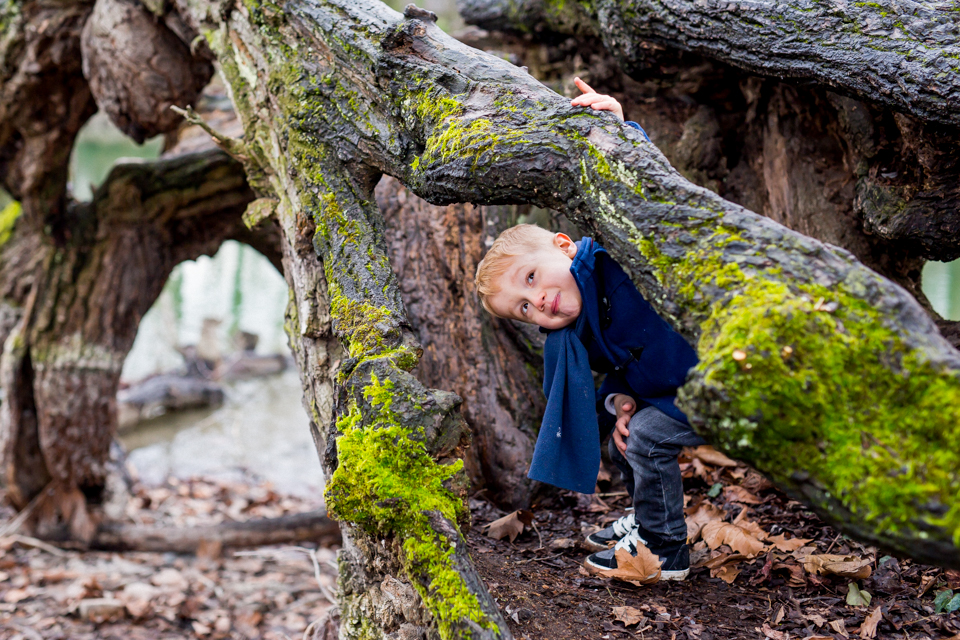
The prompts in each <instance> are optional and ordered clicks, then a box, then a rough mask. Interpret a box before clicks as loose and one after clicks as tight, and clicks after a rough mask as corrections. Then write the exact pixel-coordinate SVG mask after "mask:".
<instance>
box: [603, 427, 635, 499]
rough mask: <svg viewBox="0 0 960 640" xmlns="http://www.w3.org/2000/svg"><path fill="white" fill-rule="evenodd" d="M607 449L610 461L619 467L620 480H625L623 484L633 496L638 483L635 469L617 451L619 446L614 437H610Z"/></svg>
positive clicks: (629, 494)
mask: <svg viewBox="0 0 960 640" xmlns="http://www.w3.org/2000/svg"><path fill="white" fill-rule="evenodd" d="M607 449H608V450H609V452H610V459H611V460H613V464H615V465H617V469H619V470H620V478H621V479H623V484H625V485H627V495H628V496H633V493H634V487H635V486H636V482H635V480H634V476H633V467H632V466H630V463H629V462H627V459H626V458H624V457H623V454H622V453H620V449H617V444H616V443H615V442H614V441H613V436H612V435H611V436H610V440H609V441H608V442H607Z"/></svg>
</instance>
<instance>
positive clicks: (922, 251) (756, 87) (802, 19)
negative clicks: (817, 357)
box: [459, 0, 960, 293]
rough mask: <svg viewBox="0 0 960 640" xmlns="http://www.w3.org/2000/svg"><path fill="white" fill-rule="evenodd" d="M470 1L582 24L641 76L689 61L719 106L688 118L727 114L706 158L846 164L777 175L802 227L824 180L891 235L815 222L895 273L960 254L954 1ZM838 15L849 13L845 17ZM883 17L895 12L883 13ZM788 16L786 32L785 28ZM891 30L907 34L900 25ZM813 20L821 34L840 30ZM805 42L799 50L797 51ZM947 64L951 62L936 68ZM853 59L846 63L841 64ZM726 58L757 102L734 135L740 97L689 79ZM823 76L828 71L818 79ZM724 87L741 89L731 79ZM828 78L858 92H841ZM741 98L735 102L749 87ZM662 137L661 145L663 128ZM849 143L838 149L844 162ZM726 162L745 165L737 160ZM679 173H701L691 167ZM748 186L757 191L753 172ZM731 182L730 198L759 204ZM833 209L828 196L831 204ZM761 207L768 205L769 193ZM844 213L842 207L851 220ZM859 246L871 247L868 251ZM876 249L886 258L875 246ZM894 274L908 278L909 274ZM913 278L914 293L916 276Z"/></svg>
mask: <svg viewBox="0 0 960 640" xmlns="http://www.w3.org/2000/svg"><path fill="white" fill-rule="evenodd" d="M694 5H696V6H694ZM459 6H460V8H461V11H462V13H463V15H464V17H465V19H466V20H467V21H468V22H473V23H474V24H478V25H480V26H483V27H485V28H490V29H507V30H512V31H514V32H531V31H532V32H535V33H537V34H538V36H539V37H541V38H544V39H550V38H553V39H556V38H557V36H558V35H561V36H562V35H576V36H577V37H578V38H579V39H580V40H581V41H587V42H589V41H590V40H592V39H594V38H596V39H597V40H601V41H602V43H603V45H604V48H605V50H607V51H609V53H610V55H612V56H613V58H615V59H616V60H617V62H618V63H619V65H620V67H621V68H622V69H624V70H625V71H626V72H627V73H628V74H629V75H630V76H632V77H633V78H635V79H636V80H637V81H639V82H642V83H647V84H649V83H651V82H653V83H657V82H660V81H661V80H663V79H664V78H670V76H672V75H675V74H676V73H677V71H679V73H680V75H681V76H686V77H684V78H682V80H683V83H684V84H686V87H687V89H688V90H692V91H691V93H692V94H693V95H691V96H690V97H691V98H693V99H694V100H695V101H697V102H700V103H701V104H703V106H705V107H707V109H706V117H707V120H706V121H703V122H700V123H697V122H692V123H691V124H695V125H699V126H702V125H707V126H708V128H709V127H714V128H716V125H717V124H719V125H720V126H719V128H716V130H717V132H718V133H720V135H721V137H722V141H723V144H722V145H715V146H714V147H713V148H712V149H707V148H704V149H696V148H692V149H688V150H687V151H692V152H696V153H698V154H702V155H701V157H700V158H699V159H696V160H694V162H697V163H708V164H709V163H710V162H711V159H716V157H717V151H719V150H721V149H722V150H723V151H724V152H725V153H723V154H722V155H726V157H727V158H729V159H734V160H739V159H740V158H741V157H742V158H743V159H744V160H746V159H748V158H754V159H755V160H754V165H755V166H756V165H759V164H761V163H760V162H759V161H758V160H756V159H758V158H760V157H761V155H764V154H765V155H767V156H773V157H776V158H778V161H779V162H782V163H783V166H782V167H779V168H773V169H774V170H775V172H779V173H781V174H782V173H783V170H784V169H785V168H793V167H794V166H796V165H795V163H800V165H801V166H803V167H804V169H805V173H806V175H807V180H806V181H808V182H809V179H810V178H813V179H814V180H815V181H817V182H823V178H824V177H825V176H824V173H826V172H828V171H829V172H832V173H834V174H846V175H845V176H841V175H835V176H834V179H832V180H831V181H830V183H829V184H827V185H826V186H825V187H824V188H816V189H813V190H809V191H808V190H806V189H792V190H791V191H790V192H784V191H782V190H781V189H778V188H777V186H776V185H770V186H771V187H772V188H771V189H770V196H769V200H768V203H766V204H768V205H769V206H770V207H771V208H772V209H773V210H774V211H776V210H780V211H781V212H782V213H781V215H773V216H771V217H773V218H774V219H777V220H778V221H779V222H782V223H784V224H787V225H788V226H791V228H794V229H796V230H799V231H801V232H803V233H808V232H809V229H807V228H798V227H794V226H793V225H792V224H791V221H792V220H811V219H816V218H817V217H818V216H816V215H814V216H809V215H808V211H805V210H804V209H806V207H804V206H803V204H804V202H803V200H808V201H810V200H815V199H817V198H818V197H821V196H820V194H823V195H822V198H824V199H828V200H836V201H837V202H838V203H842V204H843V206H844V207H847V208H849V206H850V203H851V202H852V203H853V213H854V214H855V215H856V217H857V218H859V219H860V220H861V221H862V222H860V223H859V224H858V225H857V230H856V232H855V233H856V234H859V235H861V236H862V235H863V234H862V233H861V232H860V227H862V228H864V229H865V230H866V232H867V233H869V234H876V235H877V236H879V238H867V239H860V240H858V241H857V242H855V243H854V244H853V246H850V245H848V244H846V243H845V242H842V238H837V239H835V238H834V237H829V236H831V235H833V234H830V233H828V234H826V235H827V236H828V237H823V236H820V235H817V234H813V235H814V236H815V237H818V238H819V239H821V240H825V241H827V242H831V243H834V244H839V245H840V246H843V247H845V248H847V249H849V250H851V251H853V252H854V253H855V254H856V255H857V257H858V258H860V259H862V260H864V261H865V262H866V263H867V264H868V265H869V266H871V267H874V268H876V267H877V266H880V267H881V273H884V274H885V275H888V276H891V275H893V274H892V273H891V271H889V270H886V269H883V268H882V267H883V266H885V265H884V264H883V263H884V262H888V263H889V264H890V266H894V265H897V266H900V263H902V261H903V257H902V256H905V255H907V254H909V255H910V256H913V257H914V260H916V259H921V258H922V259H927V260H944V261H946V260H954V259H956V258H958V257H960V234H958V233H957V229H958V227H960V217H958V216H960V213H958V212H960V186H958V185H960V181H958V179H957V178H958V174H960V128H958V121H957V118H960V116H957V114H958V113H960V92H958V89H957V85H956V83H957V78H958V77H960V76H958V74H957V70H956V69H953V67H957V64H958V62H957V56H958V55H960V48H958V47H960V44H958V41H957V33H958V31H957V30H958V29H960V27H958V24H960V21H958V20H957V17H956V11H955V9H954V8H952V6H947V4H946V3H943V5H939V4H935V5H932V6H931V5H929V4H927V5H920V4H915V3H911V4H909V5H896V6H892V5H891V6H887V5H885V4H883V5H881V4H877V3H865V4H864V3H859V4H858V3H854V4H850V5H843V6H842V7H841V6H840V5H837V6H831V7H829V8H828V7H826V6H825V5H820V4H817V3H805V2H796V3H774V4H769V5H758V4H755V3H747V4H740V5H736V4H729V3H712V4H711V3H708V4H706V5H704V4H702V3H700V4H696V3H688V2H676V3H672V4H669V3H668V4H667V5H663V6H660V5H657V3H646V2H641V3H635V2H632V3H627V2H613V1H605V2H598V3H582V4H581V3H577V2H569V3H563V4H562V5H552V4H550V3H543V2H541V1H539V0H460V5H459ZM558 7H560V8H558ZM584 7H590V8H584ZM879 14H885V15H883V16H880V15H879ZM786 18H789V19H786ZM754 20H759V21H760V22H759V23H754V22H752V21H754ZM837 21H839V22H840V23H842V24H843V25H845V26H842V27H841V26H838V25H837V24H834V23H835V22H837ZM878 21H879V22H878ZM880 22H886V23H889V25H888V26H887V27H882V26H880V24H879V23H880ZM895 23H896V24H895ZM738 25H740V26H738ZM810 25H815V26H810ZM856 25H859V26H856ZM896 25H899V26H896ZM779 29H786V30H788V31H790V34H789V35H786V36H782V37H781V36H780V35H778V30H779ZM911 30H912V31H911ZM894 32H900V33H901V35H900V36H895V35H894ZM910 33H914V34H915V36H916V37H914V36H911V35H909V34H910ZM813 34H823V37H824V38H830V39H831V41H830V42H829V43H828V42H826V41H824V40H821V39H818V38H817V36H815V35H813ZM905 34H906V35H905ZM917 37H922V40H923V42H922V43H921V42H918V41H917ZM864 39H867V40H870V41H872V42H873V47H865V48H862V49H861V45H862V44H863V42H862V41H863V40H864ZM882 42H886V44H881V43H882ZM797 47H799V48H801V49H803V51H802V52H800V51H798V50H796V49H797ZM597 48H598V46H597V45H593V47H591V46H590V45H586V46H584V47H582V49H581V54H582V55H583V56H584V57H588V56H591V55H595V52H596V50H597ZM678 49H679V50H682V51H689V52H695V53H696V54H700V55H703V56H705V57H707V58H713V59H715V60H717V61H719V62H720V63H726V64H730V65H735V66H737V67H740V68H742V69H745V70H747V71H749V72H753V73H759V74H764V75H768V76H773V77H774V78H779V79H782V78H784V77H788V78H789V77H792V78H800V79H803V80H804V82H800V83H798V82H793V83H790V84H784V83H782V82H774V81H770V80H766V81H763V80H761V79H759V78H756V77H751V75H750V74H748V73H744V72H742V71H739V72H738V71H736V70H734V69H731V68H724V67H725V65H724V64H717V63H706V66H707V67H708V73H706V74H704V73H702V71H703V67H704V66H705V65H704V62H703V61H700V62H699V64H698V61H697V58H696V56H694V57H693V58H692V59H691V56H690V55H689V54H686V55H683V56H679V57H678V55H677V50H678ZM745 56H746V57H745ZM797 56H799V58H798V57H797ZM748 58H749V60H748ZM678 62H679V65H678ZM838 65H839V66H838ZM844 65H849V68H847V67H846V66H844ZM944 65H945V66H946V67H950V69H949V70H946V71H944V70H943V69H938V67H943V66H944ZM678 67H679V68H678ZM841 68H843V69H845V70H843V71H839V70H840V69H841ZM698 70H699V72H698ZM718 73H722V74H723V75H724V76H726V77H727V78H728V79H731V80H733V81H736V79H737V77H738V76H739V78H740V82H739V84H740V87H741V89H742V92H743V98H744V99H745V101H746V107H747V109H746V110H745V115H746V116H747V117H746V120H741V122H742V124H743V126H742V127H741V131H738V132H737V134H738V136H734V135H733V134H732V132H731V130H730V125H731V123H730V122H729V120H726V121H725V120H724V115H727V116H729V115H731V114H730V113H729V110H728V108H729V106H730V100H729V97H724V98H723V99H721V101H720V102H719V103H717V102H709V101H703V100H702V98H703V97H704V95H703V94H704V92H703V90H702V89H703V87H700V86H692V83H695V82H696V77H697V76H700V77H702V78H709V77H710V76H713V77H716V75H717V74H718ZM691 74H692V77H691ZM668 82H669V81H668ZM871 83H873V84H871ZM814 84H816V85H818V86H811V85H814ZM875 84H876V85H878V86H879V85H884V86H885V87H889V91H886V92H885V91H884V90H881V89H878V88H876V87H875V86H874V85H875ZM714 86H717V85H716V84H714ZM725 88H726V89H727V90H729V85H727V86H726V87H725ZM911 88H912V89H911ZM830 89H835V90H836V91H837V92H839V93H840V94H846V95H848V96H853V97H845V96H844V95H838V94H835V93H832V92H831V91H830ZM911 91H912V92H911ZM924 92H926V93H927V94H929V95H928V97H930V96H932V98H931V99H933V103H931V104H936V105H940V106H939V107H936V109H934V110H936V111H937V112H938V113H940V114H941V115H940V116H937V115H935V114H934V113H932V112H931V111H930V109H931V108H932V107H931V106H930V105H927V106H922V105H923V104H927V103H926V102H924V99H921V98H920V97H919V96H920V95H921V94H924ZM696 94H699V95H696ZM937 96H939V97H937ZM734 98H735V99H734V104H736V102H741V100H740V99H739V98H738V97H734ZM741 104H743V103H742V102H741ZM641 106H643V105H641ZM653 106H654V108H657V107H658V106H660V105H659V103H658V104H655V105H653ZM718 107H719V108H718ZM645 110H646V109H641V111H645ZM661 110H662V106H661ZM724 111H727V113H726V114H725V113H724ZM898 111H899V112H898ZM711 112H714V113H715V115H716V116H717V118H718V119H717V120H716V121H715V122H714V121H711V120H710V116H711V115H712V114H711ZM791 112H792V113H791ZM768 115H769V117H768ZM634 117H639V116H637V115H636V114H635V115H634ZM701 120H702V118H701ZM768 121H769V125H768V127H769V130H768V131H764V130H763V129H762V127H763V126H765V125H767V123H768ZM644 124H646V122H645V123H644ZM751 129H752V130H753V131H750V130H751ZM744 130H746V131H744ZM691 133H693V134H694V135H692V136H690V137H689V138H688V140H689V141H691V142H693V141H696V140H697V139H698V138H697V135H696V134H697V133H702V132H695V131H691ZM744 133H746V136H744V135H743V134H744ZM757 134H759V138H760V139H761V140H762V141H763V143H764V144H763V145H762V146H761V147H760V149H758V150H757V151H759V152H760V153H752V154H748V153H744V155H743V156H740V155H739V154H737V153H730V152H729V147H730V146H737V145H738V144H739V143H746V144H745V145H744V146H745V147H746V148H745V149H744V151H753V150H752V149H749V147H750V146H751V145H750V142H749V140H750V138H751V137H753V138H754V139H756V138H757V137H758V135H757ZM777 138H780V140H777ZM654 142H656V143H657V144H658V146H660V147H663V144H662V143H663V141H662V140H658V139H654ZM718 142H719V140H718ZM778 147H779V148H778ZM824 147H826V148H824ZM831 147H833V148H831ZM837 147H840V149H837ZM838 151H839V155H840V156H842V160H843V162H842V163H837V162H835V161H834V160H835V159H836V158H837V157H838ZM781 152H782V153H781ZM665 153H667V155H668V157H669V158H670V160H671V162H673V163H674V164H675V166H678V168H681V167H683V166H684V165H685V164H687V163H688V162H689V159H691V158H693V156H688V157H682V156H681V157H674V156H671V155H670V153H669V151H668V150H666V149H665ZM678 160H679V164H678V163H677V161H678ZM788 160H789V162H788ZM757 168H759V167H757ZM771 168H772V167H769V166H768V167H763V171H762V172H761V173H760V174H759V177H760V180H761V181H765V180H766V181H769V178H770V175H771V174H770V173H769V171H770V169H771ZM725 169H726V170H728V171H732V172H734V173H735V172H736V168H735V166H734V165H733V164H729V165H728V166H727V167H726V168H725ZM683 173H684V175H686V176H687V177H688V178H690V179H691V180H693V181H694V182H698V183H699V184H702V183H701V182H700V181H698V180H697V178H696V177H695V176H692V175H691V174H690V173H689V172H688V171H684V172H683ZM715 177H716V176H715ZM731 177H733V178H735V177H740V176H731ZM798 177H799V176H798ZM841 178H842V179H841ZM721 179H722V176H721ZM787 180H788V181H793V182H794V183H795V184H794V185H793V186H795V187H801V186H803V185H801V184H799V183H801V182H803V181H804V180H803V178H801V179H800V180H795V179H793V178H792V177H791V178H787ZM781 181H783V179H781ZM848 185H849V187H848ZM707 186H710V188H713V185H707ZM744 186H746V187H747V191H750V190H751V187H752V185H744ZM848 188H853V189H854V194H855V195H854V197H853V198H852V199H851V198H849V197H847V194H846V193H844V191H845V190H846V189H848ZM776 191H780V193H776ZM722 195H726V196H727V197H730V195H727V194H722ZM732 195H733V197H732V199H733V200H734V201H736V202H740V203H741V204H745V206H750V205H749V204H748V203H744V202H741V201H740V200H738V199H737V197H736V194H732ZM830 208H832V207H829V206H827V207H823V206H821V207H820V211H821V212H826V211H828V210H829V209H830ZM788 209H793V211H787V210H788ZM754 210H756V211H758V212H761V213H765V212H764V211H761V209H760V208H759V207H756V208H755V209H754ZM783 213H786V215H783ZM848 215H849V214H847V213H842V214H841V215H839V216H837V217H836V219H837V220H838V221H842V220H843V218H844V217H845V216H848ZM807 224H809V223H807ZM807 224H801V225H800V226H801V227H805V226H807ZM844 235H848V236H849V233H846V234H844ZM878 240H886V241H893V242H895V243H896V244H897V246H896V247H892V249H893V251H892V253H893V254H894V255H893V256H892V259H890V260H887V259H885V258H883V257H882V256H885V255H886V254H887V253H888V252H887V251H886V250H885V246H886V247H890V244H889V242H888V243H883V242H878ZM865 245H872V246H871V247H865ZM862 248H869V249H870V250H869V251H868V252H863V251H861V250H858V249H862ZM869 253H872V254H874V256H873V257H874V258H880V259H879V260H876V259H873V260H872V259H870V256H869V255H868V254H869ZM918 267H919V265H915V266H911V267H909V268H908V269H904V270H903V271H901V273H902V272H904V271H906V272H909V271H918ZM898 283H899V284H906V283H905V282H903V281H902V280H900V279H898ZM908 288H909V289H910V290H911V292H913V293H916V292H917V291H918V290H919V288H918V287H917V288H914V287H908Z"/></svg>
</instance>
